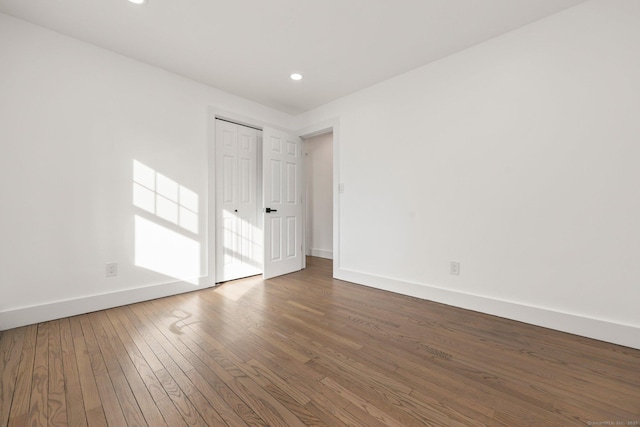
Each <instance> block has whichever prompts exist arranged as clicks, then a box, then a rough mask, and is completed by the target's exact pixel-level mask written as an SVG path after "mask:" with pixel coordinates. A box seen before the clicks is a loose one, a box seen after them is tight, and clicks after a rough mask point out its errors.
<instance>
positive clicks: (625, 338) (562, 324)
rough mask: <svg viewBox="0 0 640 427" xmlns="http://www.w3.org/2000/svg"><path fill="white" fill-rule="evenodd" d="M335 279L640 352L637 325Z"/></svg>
mask: <svg viewBox="0 0 640 427" xmlns="http://www.w3.org/2000/svg"><path fill="white" fill-rule="evenodd" d="M334 277H335V278H336V279H340V280H345V281H347V282H352V283H356V284H360V285H365V286H369V287H373V288H377V289H382V290H385V291H390V292H395V293H398V294H403V295H409V296H412V297H416V298H421V299H425V300H430V301H435V302H439V303H443V304H447V305H452V306H455V307H460V308H464V309H468V310H473V311H478V312H481V313H486V314H491V315H494V316H499V317H504V318H507V319H511V320H517V321H519V322H524V323H529V324H532V325H537V326H542V327H545V328H550V329H555V330H558V331H562V332H568V333H570V334H575V335H581V336H584V337H588V338H593V339H597V340H601V341H606V342H610V343H614V344H619V345H623V346H627V347H631V348H636V349H640V327H638V326H634V325H626V324H621V323H616V322H612V321H609V320H604V319H596V318H592V317H585V316H582V315H578V314H572V313H565V312H561V311H557V310H552V309H548V308H544V307H535V306H531V305H526V304H522V303H518V302H512V301H505V300H499V299H495V298H490V297H485V296H481V295H473V294H469V293H464V292H458V291H452V290H449V289H443V288H438V287H435V286H430V285H425V284H420V283H411V282H405V281H402V280H397V279H391V278H387V277H380V276H373V275H369V274H365V273H360V272H357V271H351V270H339V271H334Z"/></svg>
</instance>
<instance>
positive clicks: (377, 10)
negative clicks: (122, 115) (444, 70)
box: [0, 0, 584, 113]
mask: <svg viewBox="0 0 640 427" xmlns="http://www.w3.org/2000/svg"><path fill="white" fill-rule="evenodd" d="M583 1H584V0H395V1H392V0H225V1H223V0H147V4H145V5H143V6H138V5H134V4H131V3H129V2H128V1H127V0H0V12H2V13H6V14H8V15H12V16H15V17H18V18H21V19H24V20H26V21H30V22H33V23H35V24H39V25H42V26H44V27H47V28H50V29H52V30H55V31H58V32H60V33H63V34H66V35H69V36H72V37H75V38H78V39H80V40H84V41H86V42H89V43H92V44H94V45H97V46H101V47H104V48H106V49H110V50H112V51H115V52H118V53H121V54H123V55H126V56H129V57H131V58H135V59H138V60H140V61H142V62H146V63H148V64H151V65H155V66H157V67H160V68H163V69H165V70H169V71H172V72H174V73H177V74H180V75H183V76H186V77H189V78H191V79H193V80H197V81H199V82H202V83H206V84H208V85H210V86H214V87H216V88H219V89H222V90H225V91H227V92H231V93H234V94H236V95H240V96H242V97H245V98H248V99H252V100H254V101H257V102H259V103H262V104H264V105H268V106H270V107H273V108H276V109H279V110H282V111H285V112H288V113H300V112H303V111H307V110H309V109H312V108H314V107H317V106H319V105H322V104H325V103H327V102H329V101H332V100H334V99H336V98H339V97H342V96H344V95H347V94H349V93H352V92H355V91H357V90H359V89H362V88H365V87H367V86H370V85H372V84H375V83H378V82H380V81H383V80H385V79H388V78H390V77H392V76H395V75H398V74H401V73H403V72H406V71H409V70H411V69H414V68H417V67H419V66H421V65H424V64H426V63H429V62H431V61H434V60H437V59H439V58H442V57H444V56H447V55H450V54H452V53H454V52H457V51H459V50H461V49H464V48H467V47H470V46H473V45H475V44H477V43H480V42H482V41H485V40H487V39H490V38H492V37H495V36H497V35H499V34H502V33H505V32H507V31H510V30H513V29H515V28H518V27H521V26H523V25H526V24H528V23H530V22H533V21H536V20H538V19H540V18H543V17H545V16H548V15H551V14H554V13H557V12H559V11H561V10H563V9H566V8H568V7H571V6H573V5H576V4H578V3H582V2H583ZM294 71H295V72H300V73H302V74H303V75H304V76H305V78H304V80H302V81H300V82H294V81H291V80H290V79H289V74H291V73H292V72H294Z"/></svg>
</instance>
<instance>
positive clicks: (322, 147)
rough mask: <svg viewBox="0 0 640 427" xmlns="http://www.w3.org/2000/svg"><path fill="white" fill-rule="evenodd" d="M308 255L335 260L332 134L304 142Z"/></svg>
mask: <svg viewBox="0 0 640 427" xmlns="http://www.w3.org/2000/svg"><path fill="white" fill-rule="evenodd" d="M304 150H305V154H306V157H305V159H306V162H305V168H306V189H307V209H306V233H305V236H306V246H307V254H308V255H313V256H318V257H322V258H329V259H332V258H333V133H331V132H329V133H325V134H322V135H318V136H314V137H312V138H309V139H305V141H304Z"/></svg>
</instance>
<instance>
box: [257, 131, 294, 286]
mask: <svg viewBox="0 0 640 427" xmlns="http://www.w3.org/2000/svg"><path fill="white" fill-rule="evenodd" d="M263 136H264V141H265V144H264V153H263V158H264V171H265V173H264V200H265V208H270V209H272V212H270V213H265V222H264V227H265V228H264V231H265V263H264V276H265V278H266V279H268V278H270V277H275V276H280V275H282V274H287V273H291V272H294V271H298V270H300V269H301V268H302V262H303V256H302V192H301V191H302V190H301V189H302V186H301V184H300V183H301V181H302V174H301V169H302V168H301V162H302V158H301V151H302V150H301V141H300V139H299V138H298V137H296V136H293V135H288V134H286V133H283V132H280V131H276V130H274V129H268V128H266V129H265V130H264V135H263Z"/></svg>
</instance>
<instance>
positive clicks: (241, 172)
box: [216, 120, 263, 282]
mask: <svg viewBox="0 0 640 427" xmlns="http://www.w3.org/2000/svg"><path fill="white" fill-rule="evenodd" d="M258 138H259V131H257V130H255V129H252V128H248V127H246V126H240V125H237V124H235V123H229V122H225V121H222V120H216V227H217V229H216V235H217V238H216V282H225V281H228V280H234V279H239V278H241V277H247V276H253V275H256V274H260V273H262V261H263V252H262V246H263V242H262V232H261V228H260V224H259V223H258V217H259V215H258V212H259V209H260V207H261V206H260V203H259V199H258V191H257V179H258V177H257V160H258V159H257V141H258ZM260 216H261V215H260Z"/></svg>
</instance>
